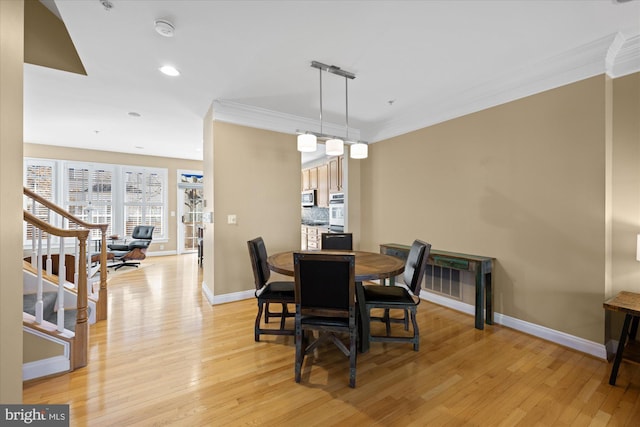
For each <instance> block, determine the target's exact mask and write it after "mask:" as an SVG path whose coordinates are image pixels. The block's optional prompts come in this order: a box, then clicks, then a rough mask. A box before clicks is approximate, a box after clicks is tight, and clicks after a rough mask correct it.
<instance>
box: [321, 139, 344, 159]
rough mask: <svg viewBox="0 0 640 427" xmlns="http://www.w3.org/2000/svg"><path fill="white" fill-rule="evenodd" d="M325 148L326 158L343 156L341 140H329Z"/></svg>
mask: <svg viewBox="0 0 640 427" xmlns="http://www.w3.org/2000/svg"><path fill="white" fill-rule="evenodd" d="M325 147H326V153H327V156H342V154H344V142H343V141H342V140H341V139H329V140H327V142H326V146H325Z"/></svg>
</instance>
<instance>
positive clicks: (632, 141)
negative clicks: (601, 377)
mask: <svg viewBox="0 0 640 427" xmlns="http://www.w3.org/2000/svg"><path fill="white" fill-rule="evenodd" d="M611 110H612V114H611V118H612V123H611V137H612V141H613V144H612V155H611V157H612V175H611V205H612V211H611V212H612V215H611V235H612V239H611V248H612V250H611V277H612V280H611V286H610V289H607V292H606V297H611V296H613V295H615V294H617V293H618V292H620V291H622V290H626V291H632V292H640V263H639V262H638V261H636V235H637V234H638V233H640V73H635V74H632V75H629V76H626V77H621V78H617V79H615V80H613V82H612V107H611ZM607 314H608V316H607V320H608V322H607V330H606V331H605V338H606V339H607V340H608V339H618V335H619V330H620V325H621V324H622V320H623V318H624V316H622V315H612V314H611V313H607Z"/></svg>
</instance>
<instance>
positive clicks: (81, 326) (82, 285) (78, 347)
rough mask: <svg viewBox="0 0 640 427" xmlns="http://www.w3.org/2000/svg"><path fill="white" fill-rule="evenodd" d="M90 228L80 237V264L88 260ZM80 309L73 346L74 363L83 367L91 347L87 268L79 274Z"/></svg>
mask: <svg viewBox="0 0 640 427" xmlns="http://www.w3.org/2000/svg"><path fill="white" fill-rule="evenodd" d="M88 234H89V230H83V234H82V235H80V236H79V237H78V243H79V244H78V245H76V247H78V248H79V251H80V256H79V258H80V259H79V264H80V265H84V264H85V262H86V261H87V235H88ZM77 292H78V298H77V302H78V310H77V316H76V331H75V340H74V341H75V342H74V346H73V352H74V358H73V364H74V369H75V368H81V367H83V366H86V365H87V358H88V349H89V323H88V312H87V273H86V270H84V269H83V270H82V272H80V273H79V275H78V284H77Z"/></svg>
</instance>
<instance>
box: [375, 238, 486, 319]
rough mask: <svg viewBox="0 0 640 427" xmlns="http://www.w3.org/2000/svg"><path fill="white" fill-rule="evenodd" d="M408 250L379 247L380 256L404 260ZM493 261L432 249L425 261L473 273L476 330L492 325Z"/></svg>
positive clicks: (398, 246) (395, 245)
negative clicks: (485, 324)
mask: <svg viewBox="0 0 640 427" xmlns="http://www.w3.org/2000/svg"><path fill="white" fill-rule="evenodd" d="M409 249H411V247H410V246H407V245H400V244H397V243H385V244H382V245H380V253H381V254H386V255H391V256H395V257H398V258H401V259H404V260H406V259H407V257H408V256H409ZM493 261H494V258H491V257H486V256H479V255H470V254H462V253H457V252H448V251H441V250H438V249H433V248H431V252H430V253H429V259H428V260H427V263H428V264H431V265H435V266H439V267H446V268H453V269H455V270H466V271H471V272H473V273H474V275H475V279H476V280H475V282H476V283H475V284H476V310H475V311H476V313H475V314H476V318H475V327H476V329H484V323H485V321H486V323H487V325H492V324H493V303H492V302H493V284H492V282H491V272H492V270H493ZM392 284H393V283H392ZM483 306H484V307H483ZM485 311H486V317H485V316H484V312H485Z"/></svg>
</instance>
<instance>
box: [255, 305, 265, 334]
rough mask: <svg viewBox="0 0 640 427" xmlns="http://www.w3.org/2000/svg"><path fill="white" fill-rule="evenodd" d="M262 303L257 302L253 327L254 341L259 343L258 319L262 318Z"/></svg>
mask: <svg viewBox="0 0 640 427" xmlns="http://www.w3.org/2000/svg"><path fill="white" fill-rule="evenodd" d="M262 311H263V303H262V302H261V301H260V300H258V315H257V316H256V324H255V327H254V335H255V337H254V339H255V340H256V341H260V318H261V317H262Z"/></svg>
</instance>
